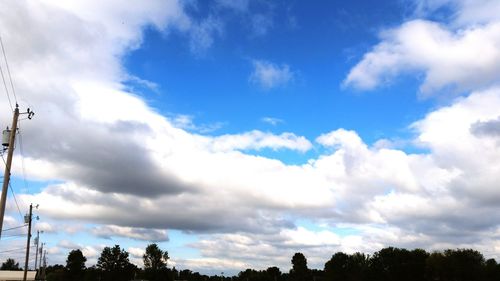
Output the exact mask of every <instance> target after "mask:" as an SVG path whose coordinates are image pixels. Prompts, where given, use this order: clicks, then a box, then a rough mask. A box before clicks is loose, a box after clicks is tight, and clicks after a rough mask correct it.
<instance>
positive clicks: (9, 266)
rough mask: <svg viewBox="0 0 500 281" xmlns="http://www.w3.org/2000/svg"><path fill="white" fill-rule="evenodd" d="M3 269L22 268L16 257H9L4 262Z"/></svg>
mask: <svg viewBox="0 0 500 281" xmlns="http://www.w3.org/2000/svg"><path fill="white" fill-rule="evenodd" d="M0 269H1V270H21V268H19V263H18V262H16V261H15V260H14V259H11V258H8V259H7V260H6V261H5V262H4V263H2V267H1V268H0Z"/></svg>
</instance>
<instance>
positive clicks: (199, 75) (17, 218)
mask: <svg viewBox="0 0 500 281" xmlns="http://www.w3.org/2000/svg"><path fill="white" fill-rule="evenodd" d="M327 2H328V3H327ZM498 11H500V2H499V1H497V0H421V1H419V0H393V1H390V0H387V1H363V0H354V1H319V0H318V1H298V0H297V1H285V0H277V1H266V0H233V1H231V0H211V1H198V0H185V1H182V0H161V1H160V0H159V1H154V0H150V1H128V2H127V3H126V4H124V2H123V1H118V0H107V1H101V0H85V1H76V0H75V1H58V0H41V1H28V0H5V1H2V5H1V7H0V36H1V37H2V41H3V44H4V47H5V51H6V55H7V59H8V66H9V69H10V72H11V74H12V80H13V82H14V83H13V85H14V88H15V93H16V97H14V93H13V91H12V88H11V86H10V83H9V80H8V79H7V72H6V70H7V65H6V62H5V59H3V58H2V60H0V66H1V67H2V70H3V72H4V74H5V75H6V76H5V77H6V79H7V80H6V85H7V86H6V87H3V85H2V87H1V91H2V93H1V94H0V108H1V109H2V111H1V112H3V113H2V114H1V115H0V121H1V123H0V124H3V125H2V126H4V127H6V126H7V125H9V124H10V120H11V112H12V109H11V105H10V104H9V100H8V99H7V96H9V97H10V98H11V99H12V103H14V102H15V100H16V99H17V103H18V104H19V106H20V109H21V110H22V111H25V110H26V109H27V108H28V107H29V108H31V109H33V110H34V111H35V112H36V115H35V117H34V119H33V120H25V118H24V117H23V118H22V120H21V121H20V134H19V135H18V138H17V139H18V142H17V145H16V150H15V158H14V169H13V180H12V190H13V192H14V193H12V192H11V191H9V197H8V204H7V214H6V218H5V221H4V229H6V228H11V227H16V226H20V225H22V216H21V215H22V214H24V213H25V212H27V210H28V205H29V204H30V203H34V204H39V205H40V206H39V208H38V209H37V210H35V213H36V215H37V216H39V217H40V220H38V221H36V223H35V224H34V229H35V231H36V230H40V231H42V230H43V231H44V233H43V234H41V241H43V242H45V243H46V246H45V249H47V250H48V262H49V263H51V264H53V263H64V262H65V259H66V256H67V253H68V251H70V250H72V249H75V248H80V249H82V250H83V252H84V254H85V255H86V256H87V257H88V259H89V261H88V262H87V265H89V266H90V265H92V264H94V263H95V261H96V259H97V257H98V256H99V253H100V251H101V250H102V248H103V247H104V246H112V245H114V244H119V245H121V246H122V247H123V248H124V249H126V250H127V251H129V252H130V255H131V259H132V260H133V261H134V262H135V263H137V264H138V265H139V266H142V262H141V256H142V253H143V251H144V248H145V246H146V245H147V244H149V243H151V242H156V243H158V244H159V245H160V246H161V248H162V249H165V250H168V252H169V254H170V257H171V261H170V265H171V266H174V265H175V266H176V268H178V269H184V268H189V269H192V270H195V271H201V272H203V273H212V272H220V271H225V272H231V273H236V272H238V271H240V270H243V269H245V268H248V267H252V268H256V269H263V268H267V267H268V266H274V265H276V266H279V267H281V269H282V270H283V271H288V269H289V268H290V259H291V257H292V255H293V253H295V252H297V251H301V252H303V253H304V254H305V255H306V257H307V258H308V261H309V266H310V267H313V268H323V265H324V263H325V261H327V260H328V259H329V257H330V256H331V255H332V254H333V253H335V252H336V251H344V252H348V253H351V252H356V251H361V252H365V253H372V252H374V251H377V250H379V249H381V248H382V247H386V246H397V247H406V248H415V247H421V248H424V249H426V250H429V251H432V250H439V249H444V248H456V247H473V248H475V249H477V250H480V251H481V252H482V253H483V254H484V255H485V257H486V258H497V259H498V258H500V242H499V241H500V240H499V238H500V225H499V223H500V204H499V203H500V187H499V186H498V182H500V76H499V75H498V73H500V16H499V13H498ZM12 194H15V199H16V200H17V202H18V205H19V210H18V208H17V206H16V203H15V200H14V197H13V195H12ZM22 232H26V229H25V228H20V229H14V230H7V231H5V232H4V233H3V234H2V241H1V244H0V257H1V258H2V259H3V258H6V257H14V258H16V259H18V260H21V257H22V255H23V251H22V250H19V249H18V248H20V247H22V246H23V245H24V243H25V240H24V238H23V237H22V236H19V235H20V234H22ZM13 249H18V250H13ZM33 260H34V258H32V260H31V261H32V263H33Z"/></svg>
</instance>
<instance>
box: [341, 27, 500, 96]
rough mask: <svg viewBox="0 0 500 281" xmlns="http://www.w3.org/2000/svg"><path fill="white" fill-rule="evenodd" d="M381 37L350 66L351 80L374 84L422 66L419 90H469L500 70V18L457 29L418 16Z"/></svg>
mask: <svg viewBox="0 0 500 281" xmlns="http://www.w3.org/2000/svg"><path fill="white" fill-rule="evenodd" d="M381 38H382V42H380V43H379V44H377V45H376V46H375V47H374V48H373V49H372V51H370V52H369V53H366V54H365V55H364V57H363V59H362V60H361V61H360V62H359V63H358V64H357V65H356V66H355V67H354V68H353V69H351V71H350V73H349V75H348V76H347V78H346V79H345V81H344V84H345V85H347V86H353V87H355V88H359V89H363V90H365V89H373V88H376V87H379V86H380V85H384V84H386V83H387V82H388V81H391V80H392V79H393V78H395V77H396V76H397V75H400V74H404V73H409V72H423V73H424V74H425V76H424V80H423V81H422V85H421V87H420V90H421V91H422V92H423V93H424V94H425V95H431V94H433V93H435V92H436V91H439V90H442V89H444V88H450V87H451V88H452V89H454V90H455V91H460V92H462V91H469V90H473V89H478V88H484V87H488V86H491V85H494V84H496V83H497V82H498V81H497V73H498V72H499V71H500V67H499V65H500V22H493V23H489V24H486V25H480V26H472V27H466V28H462V29H458V30H452V29H449V28H448V27H447V26H445V25H442V24H438V23H435V22H430V21H424V20H413V21H410V22H407V23H404V24H403V25H402V26H400V27H398V28H395V29H391V30H386V31H384V32H383V33H382V35H381Z"/></svg>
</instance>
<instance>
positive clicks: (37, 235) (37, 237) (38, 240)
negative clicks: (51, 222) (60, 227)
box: [35, 230, 40, 271]
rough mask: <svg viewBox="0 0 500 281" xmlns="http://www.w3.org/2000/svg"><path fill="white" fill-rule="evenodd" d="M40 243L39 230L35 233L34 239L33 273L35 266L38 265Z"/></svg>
mask: <svg viewBox="0 0 500 281" xmlns="http://www.w3.org/2000/svg"><path fill="white" fill-rule="evenodd" d="M39 242H40V230H37V231H36V238H35V244H36V251H35V271H36V266H37V263H38V243H39Z"/></svg>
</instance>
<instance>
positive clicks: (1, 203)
mask: <svg viewBox="0 0 500 281" xmlns="http://www.w3.org/2000/svg"><path fill="white" fill-rule="evenodd" d="M18 118H19V107H18V105H17V104H16V109H15V110H14V117H13V118H12V127H10V129H11V131H10V136H9V147H8V149H9V152H8V153H7V162H6V163H5V174H4V176H3V187H2V197H1V198H0V238H1V237H2V227H3V217H4V214H5V202H6V201H7V190H8V188H9V181H10V166H11V165H12V155H13V154H14V142H15V140H16V131H17V119H18Z"/></svg>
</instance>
